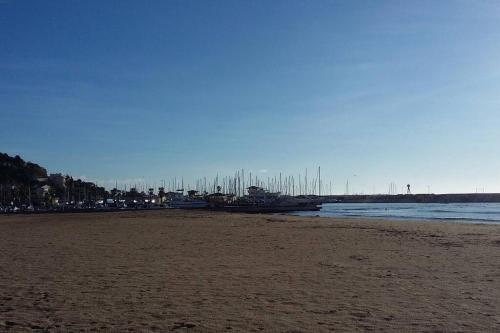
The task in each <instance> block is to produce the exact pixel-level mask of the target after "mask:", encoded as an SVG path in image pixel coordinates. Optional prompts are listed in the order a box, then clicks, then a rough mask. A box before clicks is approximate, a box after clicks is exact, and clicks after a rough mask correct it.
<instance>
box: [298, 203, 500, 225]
mask: <svg viewBox="0 0 500 333" xmlns="http://www.w3.org/2000/svg"><path fill="white" fill-rule="evenodd" d="M291 214H292V215H298V216H316V215H319V216H324V217H371V218H384V219H398V220H449V221H457V222H459V221H466V222H473V223H500V203H450V204H440V203H331V204H323V206H322V208H321V210H320V211H319V212H293V213H291Z"/></svg>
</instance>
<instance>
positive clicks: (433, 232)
mask: <svg viewBox="0 0 500 333" xmlns="http://www.w3.org/2000/svg"><path fill="white" fill-rule="evenodd" d="M69 331H71V332H81V331H82V332H94V331H101V332H126V331H130V332H165V331H175V332H260V331H264V332H330V331H336V332H342V331H344V332H353V331H360V332H364V331H375V332H382V331H383V332H498V331H500V225H499V226H495V225H472V224H459V223H439V222H395V221H382V220H355V219H329V218H302V217H292V216H282V215H240V214H226V213H207V212H194V211H191V212H189V211H176V210H164V211H150V212H145V211H143V212H122V213H89V214H59V215H32V216H21V215H19V216H0V332H69Z"/></svg>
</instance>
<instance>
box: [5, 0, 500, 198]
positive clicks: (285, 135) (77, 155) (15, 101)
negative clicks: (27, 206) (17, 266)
mask: <svg viewBox="0 0 500 333" xmlns="http://www.w3.org/2000/svg"><path fill="white" fill-rule="evenodd" d="M499 41H500V3H499V2H498V1H479V0H478V1H213V2H209V1H147V2H142V1H24V0H16V1H14V0H2V1H0V123H1V127H0V128H1V130H0V151H2V152H7V153H9V154H20V155H21V156H22V157H23V158H25V159H28V160H31V161H34V162H37V163H39V164H41V165H44V166H46V167H47V168H48V169H49V171H52V172H56V171H57V172H63V173H69V174H72V175H74V176H85V177H86V178H87V179H89V180H97V181H99V182H100V183H101V184H104V185H106V186H111V185H114V181H115V180H121V181H122V182H132V181H133V182H137V181H138V179H141V181H143V182H147V183H153V182H155V181H156V182H159V180H161V179H171V178H173V177H181V176H183V177H184V178H185V179H186V182H190V181H192V180H193V179H195V178H196V177H202V176H209V177H210V176H215V174H216V173H219V174H227V175H231V174H233V173H234V171H235V170H236V169H241V168H245V169H246V170H247V172H248V171H250V170H252V171H253V172H254V174H255V173H258V174H261V175H262V177H263V178H265V177H268V176H274V175H276V174H278V173H279V172H280V171H281V172H284V173H288V174H294V175H298V174H299V173H302V174H303V172H304V169H305V168H306V167H307V168H309V170H311V169H313V168H315V167H316V166H318V165H321V167H322V174H323V179H325V183H328V182H329V181H330V180H333V184H334V189H335V192H336V193H343V192H344V191H345V183H346V181H347V179H349V182H350V184H351V185H350V187H351V192H358V193H360V192H363V193H373V192H376V193H378V192H387V191H388V188H389V183H391V182H395V183H397V184H398V187H401V185H403V184H406V183H410V184H412V186H413V189H414V192H424V193H426V192H428V190H429V187H430V190H431V191H432V192H435V193H440V192H473V191H475V190H476V188H481V190H482V189H483V188H484V189H485V191H497V192H500V156H499V152H500V149H499V143H500V131H499V129H500V94H499V92H500V43H499ZM259 170H260V171H259Z"/></svg>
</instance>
